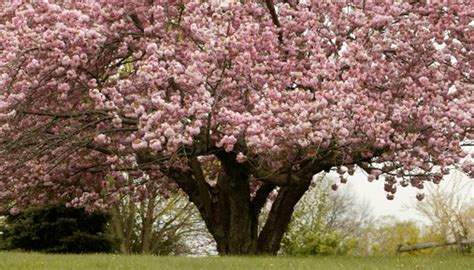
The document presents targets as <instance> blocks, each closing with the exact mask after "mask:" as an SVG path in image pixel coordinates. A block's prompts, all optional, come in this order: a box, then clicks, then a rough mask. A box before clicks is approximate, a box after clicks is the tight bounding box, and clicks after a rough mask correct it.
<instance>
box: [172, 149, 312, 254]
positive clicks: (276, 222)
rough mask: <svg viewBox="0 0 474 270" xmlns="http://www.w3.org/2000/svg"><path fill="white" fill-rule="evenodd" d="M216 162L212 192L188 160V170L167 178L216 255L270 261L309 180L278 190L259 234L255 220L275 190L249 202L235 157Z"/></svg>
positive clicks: (243, 171) (266, 187)
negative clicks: (192, 209)
mask: <svg viewBox="0 0 474 270" xmlns="http://www.w3.org/2000/svg"><path fill="white" fill-rule="evenodd" d="M216 156H217V158H218V159H219V161H220V162H221V165H222V171H221V173H220V174H219V177H218V181H217V185H216V186H215V187H211V186H210V185H209V184H208V183H207V182H206V180H205V178H204V175H203V171H202V169H201V167H200V164H199V162H198V161H197V159H196V158H190V159H189V166H190V168H191V170H188V171H183V170H178V169H174V170H170V171H169V172H168V175H169V176H170V177H172V178H173V179H175V180H176V182H177V183H178V185H179V186H180V187H181V189H183V190H184V191H185V192H186V193H187V194H188V195H189V199H190V201H191V202H193V203H194V204H195V205H196V206H197V208H198V209H199V211H200V213H201V216H202V217H203V219H204V221H205V223H206V226H207V228H208V230H209V232H210V233H211V235H212V236H213V238H214V239H215V241H216V244H217V250H218V252H219V254H220V255H255V254H269V255H276V253H277V252H278V250H279V248H280V242H281V239H282V237H283V234H284V233H285V231H286V229H287V227H288V224H289V222H290V220H291V216H292V214H293V209H294V206H295V205H296V203H297V202H298V201H299V199H300V198H301V197H302V196H303V194H304V193H305V191H306V190H307V189H308V188H309V184H310V180H308V181H304V182H302V183H298V184H295V185H293V186H287V187H282V188H280V190H279V191H278V196H277V197H276V199H275V201H274V203H273V205H272V208H271V211H270V214H269V216H268V219H267V222H266V224H265V225H264V226H263V228H262V230H261V232H260V233H259V231H258V217H259V215H260V211H261V209H262V207H263V206H264V204H265V202H266V201H267V198H268V195H269V194H270V193H271V192H272V191H273V189H274V188H275V185H273V184H268V183H265V184H263V185H262V186H261V187H260V189H259V190H258V191H257V192H256V195H255V196H254V197H253V198H252V197H251V195H250V187H249V179H250V173H249V170H248V169H247V168H246V167H245V166H244V165H243V164H240V163H238V162H236V159H235V155H232V154H229V153H225V152H219V153H217V154H216ZM309 179H310V177H309Z"/></svg>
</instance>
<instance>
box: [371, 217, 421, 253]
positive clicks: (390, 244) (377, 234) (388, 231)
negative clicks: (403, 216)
mask: <svg viewBox="0 0 474 270" xmlns="http://www.w3.org/2000/svg"><path fill="white" fill-rule="evenodd" d="M392 219H393V218H392V217H387V221H386V222H382V223H381V224H380V225H379V226H377V227H376V228H372V229H371V238H372V239H371V242H372V245H371V247H370V250H371V252H370V253H371V254H372V255H376V256H390V255H394V254H396V253H397V249H398V247H399V246H400V245H401V246H410V245H414V244H418V243H421V242H422V240H421V239H422V238H421V231H420V229H419V228H418V227H417V226H416V224H415V222H412V221H403V222H393V220H392ZM418 253H421V252H420V251H411V252H408V253H404V254H418Z"/></svg>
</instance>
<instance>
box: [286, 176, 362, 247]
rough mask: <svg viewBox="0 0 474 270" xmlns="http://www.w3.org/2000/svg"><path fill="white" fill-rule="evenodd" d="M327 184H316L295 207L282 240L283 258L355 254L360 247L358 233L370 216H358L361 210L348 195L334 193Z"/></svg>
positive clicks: (320, 182) (360, 214)
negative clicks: (290, 256) (284, 256)
mask: <svg viewBox="0 0 474 270" xmlns="http://www.w3.org/2000/svg"><path fill="white" fill-rule="evenodd" d="M326 180H327V179H326ZM327 183H328V182H322V181H319V182H318V184H317V186H315V187H314V188H312V189H311V190H310V191H308V192H307V194H306V195H305V196H304V197H303V198H302V199H301V201H300V202H299V203H298V205H297V206H296V209H295V212H294V214H293V218H292V221H291V223H290V225H289V227H288V230H287V232H286V234H285V236H284V237H283V240H282V248H281V252H282V253H283V254H287V255H296V256H306V255H345V254H354V253H355V251H356V249H357V248H358V246H359V241H358V238H360V237H359V232H362V231H363V226H364V224H365V223H367V221H368V220H369V219H370V215H368V213H362V212H360V210H359V209H361V208H360V207H358V206H357V202H356V201H355V199H354V197H353V196H352V195H351V194H348V193H342V192H340V193H334V192H333V191H331V190H330V189H329V186H330V185H328V184H327Z"/></svg>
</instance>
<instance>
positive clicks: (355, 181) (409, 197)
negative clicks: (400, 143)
mask: <svg viewBox="0 0 474 270" xmlns="http://www.w3.org/2000/svg"><path fill="white" fill-rule="evenodd" d="M335 175H336V174H335ZM453 181H462V182H463V184H465V185H466V187H469V188H465V189H464V190H465V193H464V194H463V196H464V198H466V200H474V180H473V179H469V177H468V176H466V175H464V174H462V173H455V174H452V175H449V176H447V177H446V178H445V179H444V180H443V181H442V182H441V184H440V186H441V188H443V189H444V188H449V187H450V185H452V183H453ZM429 185H433V184H432V183H427V184H425V190H421V191H420V190H418V189H417V188H414V187H411V186H408V187H406V188H402V187H400V186H398V190H397V193H396V194H395V199H394V200H392V201H389V200H387V199H386V194H387V193H386V192H385V191H384V190H383V186H384V181H383V179H380V180H375V181H373V182H372V183H369V182H368V181H367V177H366V176H365V175H364V173H363V172H361V171H358V172H356V174H355V175H354V176H352V177H351V178H349V181H348V183H347V184H345V185H340V186H339V188H338V191H339V190H341V191H343V190H344V189H350V191H351V192H355V193H356V195H357V198H358V199H359V200H361V201H367V202H368V205H370V207H371V208H372V213H373V215H374V216H375V217H382V216H384V215H393V216H395V217H396V218H397V219H399V220H417V221H421V222H428V221H427V220H426V219H424V218H423V217H421V216H420V215H419V214H417V212H416V211H414V210H410V209H409V207H407V206H409V205H410V204H414V203H417V202H418V201H417V200H416V198H415V196H416V194H417V193H418V192H425V193H426V191H427V190H426V189H427V187H428V186H429ZM336 192H337V191H336ZM427 196H428V195H427Z"/></svg>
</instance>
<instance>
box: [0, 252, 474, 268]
mask: <svg viewBox="0 0 474 270" xmlns="http://www.w3.org/2000/svg"><path fill="white" fill-rule="evenodd" d="M0 269H1V270H4V269H5V270H7V269H8V270H16V269H22V270H42V269H44V270H56V269H78V270H79V269H80V270H92V269H101V270H105V269H110V270H112V269H113V270H120V269H130V270H131V269H137V270H142V269H143V270H145V269H159V270H168V269H206V270H213V269H216V270H226V269H230V270H234V269H235V270H237V269H242V270H244V269H245V270H247V269H248V270H253V269H285V270H286V269H308V270H309V269H311V270H313V269H324V270H326V269H364V270H368V269H404V270H405V269H406V270H411V269H430V270H431V269H448V270H454V269H474V257H473V256H471V257H457V256H451V257H439V256H433V257H429V256H424V257H405V256H402V257H312V258H291V257H278V258H272V257H210V258H187V257H156V256H139V255H133V256H124V255H45V254H39V253H8V252H6V253H0Z"/></svg>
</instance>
